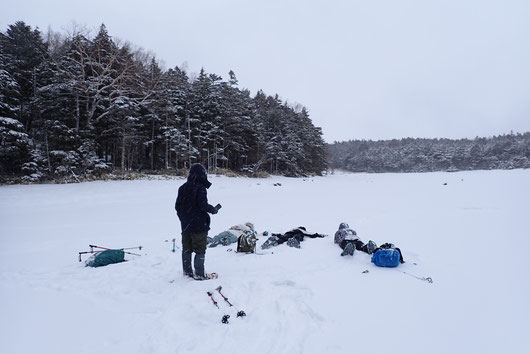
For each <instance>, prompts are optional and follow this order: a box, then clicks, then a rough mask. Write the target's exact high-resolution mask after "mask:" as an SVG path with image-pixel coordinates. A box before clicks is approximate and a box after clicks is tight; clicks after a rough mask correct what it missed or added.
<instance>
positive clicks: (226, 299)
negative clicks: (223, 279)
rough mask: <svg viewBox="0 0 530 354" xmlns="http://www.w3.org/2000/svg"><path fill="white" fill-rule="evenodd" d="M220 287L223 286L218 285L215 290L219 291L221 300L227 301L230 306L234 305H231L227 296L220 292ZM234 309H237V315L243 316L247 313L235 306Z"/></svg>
mask: <svg viewBox="0 0 530 354" xmlns="http://www.w3.org/2000/svg"><path fill="white" fill-rule="evenodd" d="M222 288H223V287H222V286H221V285H219V286H218V287H217V288H215V290H217V291H218V292H219V294H220V295H221V297H222V298H223V300H224V301H226V302H227V303H228V305H230V307H232V306H234V305H232V303H230V301H228V298H227V297H226V296H224V294H223V293H222V292H221V289H222ZM236 311H237V317H244V316H246V315H247V314H246V313H245V311H239V310H238V309H237V308H236Z"/></svg>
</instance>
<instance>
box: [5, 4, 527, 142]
mask: <svg viewBox="0 0 530 354" xmlns="http://www.w3.org/2000/svg"><path fill="white" fill-rule="evenodd" d="M0 6H1V10H0V28H1V31H2V32H5V30H6V29H7V26H8V25H9V24H12V23H14V22H15V21H17V20H23V21H25V22H26V23H27V24H28V25H31V26H32V27H35V26H38V27H39V29H41V31H43V32H46V31H47V29H48V27H49V26H51V28H52V29H53V30H55V31H63V30H65V29H67V28H69V27H70V26H71V23H72V22H74V21H75V22H76V23H78V24H82V25H86V26H87V27H88V28H90V29H92V31H93V33H95V32H97V29H98V28H99V25H100V24H101V23H105V25H106V26H107V28H108V31H109V34H110V35H111V36H113V37H116V38H120V39H122V40H127V41H129V42H131V43H133V44H135V45H138V46H140V47H143V48H144V49H146V50H148V51H151V52H153V53H154V54H156V57H157V58H158V59H159V60H161V61H163V62H164V63H165V66H166V68H169V67H174V66H176V65H178V66H181V65H182V64H183V63H184V62H187V64H188V70H189V71H191V72H198V71H199V70H200V68H201V67H204V68H205V70H206V71H207V72H210V73H216V74H219V75H221V76H222V77H223V79H225V80H226V79H227V78H228V71H229V70H234V72H235V73H236V76H237V77H238V79H239V83H240V86H241V87H242V88H248V89H250V90H251V92H252V94H255V93H256V91H257V90H258V89H263V91H265V93H267V94H271V95H273V94H275V93H277V94H279V95H280V97H281V98H282V99H283V100H287V101H288V102H290V103H300V104H302V105H304V106H306V107H307V108H308V109H309V112H310V114H311V118H312V120H313V122H314V124H315V125H316V126H320V127H322V129H323V132H324V138H325V140H326V141H327V142H333V141H341V140H348V139H373V140H377V139H391V138H402V137H425V138H434V137H438V138H440V137H448V138H464V137H467V138H474V137H475V136H492V135H499V134H503V133H509V132H510V131H512V130H513V131H514V132H526V131H530V1H528V0H498V1H491V0H349V1H333V0H328V1H312V0H305V1H303V0H261V1H252V0H187V1H180V0H175V1H169V0H168V1H163V0H151V1H136V0H128V1H121V0H120V1H118V0H105V1H102V0H88V1H72V0H70V1H66V0H46V1H39V0H28V1H26V0H1V5H0Z"/></svg>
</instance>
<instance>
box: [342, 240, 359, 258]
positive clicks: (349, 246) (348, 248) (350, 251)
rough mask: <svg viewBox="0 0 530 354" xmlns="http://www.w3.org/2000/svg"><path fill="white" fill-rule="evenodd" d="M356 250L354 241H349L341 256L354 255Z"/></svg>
mask: <svg viewBox="0 0 530 354" xmlns="http://www.w3.org/2000/svg"><path fill="white" fill-rule="evenodd" d="M354 251H355V245H354V244H353V243H351V242H350V243H348V244H347V245H346V247H344V250H343V251H342V253H341V254H340V255H341V256H353V252H354Z"/></svg>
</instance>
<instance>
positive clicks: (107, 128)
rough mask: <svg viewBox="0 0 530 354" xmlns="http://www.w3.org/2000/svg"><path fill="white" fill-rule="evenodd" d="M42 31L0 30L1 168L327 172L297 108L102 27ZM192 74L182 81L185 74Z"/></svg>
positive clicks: (78, 174)
mask: <svg viewBox="0 0 530 354" xmlns="http://www.w3.org/2000/svg"><path fill="white" fill-rule="evenodd" d="M84 32H86V31H77V30H74V31H72V33H69V34H62V33H56V32H52V31H49V32H48V33H47V35H46V36H44V37H45V38H43V35H42V33H41V32H40V31H39V30H38V29H32V28H31V27H30V26H28V25H26V24H25V23H24V22H21V21H19V22H16V23H15V24H13V25H10V26H8V29H7V31H6V32H5V33H0V175H1V176H3V178H6V177H12V176H19V177H22V178H23V179H25V180H28V181H38V180H43V179H62V178H66V179H69V178H76V179H78V178H82V177H86V176H97V175H101V174H103V173H106V172H110V171H120V172H126V171H131V170H148V171H160V170H164V171H167V170H179V169H183V168H188V167H189V166H190V165H191V164H192V163H195V162H201V163H203V164H204V165H205V166H206V167H207V168H208V169H209V170H210V171H213V170H216V169H220V168H223V169H229V170H233V171H240V172H241V171H243V172H247V173H251V174H252V173H258V172H259V171H265V172H269V173H274V174H284V175H289V176H299V175H303V174H320V173H321V172H322V171H323V170H325V169H326V168H327V161H326V144H325V143H324V140H323V138H322V131H321V129H320V128H319V127H315V126H314V125H313V123H312V121H311V119H310V117H309V112H308V110H307V109H306V108H305V107H303V106H301V105H296V106H292V105H289V104H288V103H286V102H283V101H282V100H281V99H280V98H279V97H278V95H275V96H270V95H266V94H265V93H264V92H263V91H261V90H260V91H258V92H257V93H256V95H254V96H251V93H250V92H249V90H247V89H241V88H239V87H238V80H237V78H236V75H235V74H234V72H233V71H230V72H229V73H228V80H223V79H222V77H221V76H219V75H217V74H214V73H207V72H206V71H205V70H204V69H202V70H201V71H200V73H198V74H195V75H189V74H188V73H187V72H186V71H185V70H183V69H181V68H179V67H175V68H170V69H168V70H164V69H163V68H161V65H160V64H159V62H158V61H157V59H156V58H155V57H154V56H153V55H151V54H148V53H146V52H145V51H143V50H142V49H135V48H133V46H132V45H131V44H128V43H120V42H119V41H117V40H114V39H113V38H112V37H111V36H110V35H109V34H108V32H107V29H106V27H105V25H101V27H100V28H99V31H98V33H97V34H96V35H95V36H94V37H93V38H91V37H90V36H89V35H88V34H87V33H84ZM190 76H192V77H190Z"/></svg>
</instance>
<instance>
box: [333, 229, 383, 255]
mask: <svg viewBox="0 0 530 354" xmlns="http://www.w3.org/2000/svg"><path fill="white" fill-rule="evenodd" d="M335 243H337V244H339V246H340V248H342V249H343V251H342V253H341V254H340V255H341V256H346V255H350V256H353V252H354V251H355V250H358V251H363V252H365V253H368V254H372V253H374V250H375V249H376V248H377V245H376V244H375V242H374V241H368V243H367V244H364V242H362V241H361V240H360V239H359V236H357V232H355V231H354V230H352V229H350V226H349V225H348V224H346V223H345V222H343V223H341V224H340V225H339V229H338V230H337V232H335Z"/></svg>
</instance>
